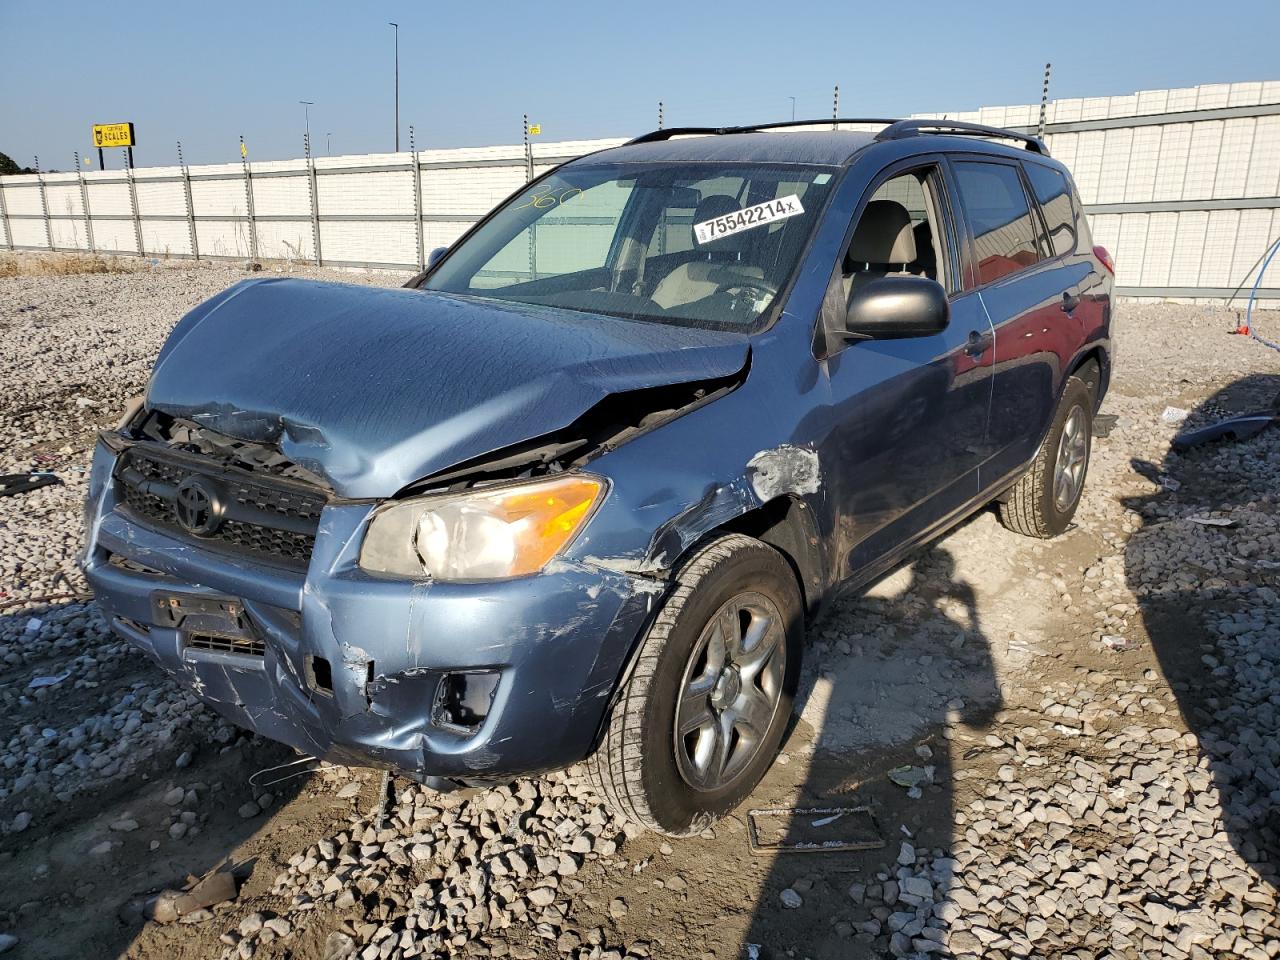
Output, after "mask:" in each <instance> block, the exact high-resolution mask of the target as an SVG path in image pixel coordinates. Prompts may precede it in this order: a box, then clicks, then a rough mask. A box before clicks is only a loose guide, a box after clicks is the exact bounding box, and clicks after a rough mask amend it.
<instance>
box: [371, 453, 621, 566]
mask: <svg viewBox="0 0 1280 960" xmlns="http://www.w3.org/2000/svg"><path fill="white" fill-rule="evenodd" d="M604 490H605V484H604V481H603V480H600V479H598V478H596V477H591V476H587V475H585V474H580V473H573V474H562V475H560V476H557V477H553V478H550V479H545V480H535V481H531V482H526V483H512V484H502V485H500V486H494V487H488V488H482V489H478V490H468V491H466V492H464V493H459V494H437V495H433V496H427V497H422V498H420V499H417V500H406V501H404V502H401V503H394V504H390V505H388V506H386V507H383V508H382V509H380V510H378V511H377V512H376V513H375V514H374V515H373V518H372V519H371V520H370V521H369V529H368V531H367V532H366V533H365V537H364V543H363V544H362V545H361V548H360V566H361V567H363V568H364V569H365V570H368V571H370V572H373V573H382V574H388V575H391V576H397V577H412V578H419V577H423V576H426V577H430V578H431V579H433V580H505V579H509V578H512V577H523V576H528V575H529V574H533V573H538V572H539V571H540V570H542V569H543V568H544V567H545V566H546V565H547V563H548V562H550V560H551V558H552V557H554V556H556V554H558V553H560V552H561V551H562V550H564V548H565V547H567V546H568V545H569V543H570V542H571V541H572V540H573V538H574V537H575V536H576V535H577V533H578V531H579V530H581V529H582V528H583V526H584V525H585V524H586V522H587V520H588V519H589V518H590V516H591V512H592V510H593V509H594V508H595V506H596V504H597V503H598V502H599V501H600V498H601V496H602V495H603V493H604Z"/></svg>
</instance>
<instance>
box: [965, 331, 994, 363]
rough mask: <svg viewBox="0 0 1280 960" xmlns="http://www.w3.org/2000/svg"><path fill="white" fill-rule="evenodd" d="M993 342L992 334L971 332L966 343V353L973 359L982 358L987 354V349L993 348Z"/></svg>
mask: <svg viewBox="0 0 1280 960" xmlns="http://www.w3.org/2000/svg"><path fill="white" fill-rule="evenodd" d="M991 340H992V337H991V334H990V333H979V332H978V331H977V330H970V331H969V339H968V340H966V341H965V345H964V352H965V353H966V354H968V355H969V356H971V357H980V356H982V355H983V354H984V353H986V352H987V347H989V346H991Z"/></svg>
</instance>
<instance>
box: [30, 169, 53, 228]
mask: <svg viewBox="0 0 1280 960" xmlns="http://www.w3.org/2000/svg"><path fill="white" fill-rule="evenodd" d="M34 159H35V162H36V183H38V184H39V185H40V209H41V210H43V211H44V240H45V243H47V244H48V245H49V249H50V250H52V249H53V231H52V230H50V229H49V198H48V196H47V195H46V194H45V192H44V175H43V174H42V173H41V172H40V158H39V157H35V158H34Z"/></svg>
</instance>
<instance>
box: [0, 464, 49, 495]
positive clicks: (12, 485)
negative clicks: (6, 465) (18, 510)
mask: <svg viewBox="0 0 1280 960" xmlns="http://www.w3.org/2000/svg"><path fill="white" fill-rule="evenodd" d="M60 483H62V479H61V478H60V477H57V476H55V475H54V474H52V473H48V472H45V471H43V470H40V471H36V472H35V473H6V474H4V475H0V497H12V496H13V495H14V494H15V493H26V492H27V491H29V490H39V489H40V488H41V487H52V486H54V485H55V484H60Z"/></svg>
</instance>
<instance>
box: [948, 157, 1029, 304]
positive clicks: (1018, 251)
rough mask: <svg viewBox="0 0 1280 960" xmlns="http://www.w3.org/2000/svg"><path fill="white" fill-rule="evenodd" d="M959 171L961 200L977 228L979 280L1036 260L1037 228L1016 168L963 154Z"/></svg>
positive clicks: (975, 243) (957, 177)
mask: <svg viewBox="0 0 1280 960" xmlns="http://www.w3.org/2000/svg"><path fill="white" fill-rule="evenodd" d="M955 171H956V185H957V187H958V189H959V191H960V202H961V203H962V204H964V210H965V213H966V214H967V215H968V217H969V224H970V226H971V228H972V229H973V244H974V253H975V255H976V256H977V260H978V282H979V283H990V282H991V281H992V280H998V279H1000V278H1001V277H1003V276H1007V275H1008V274H1010V273H1015V272H1016V271H1018V270H1021V269H1023V268H1024V267H1029V266H1031V265H1032V264H1034V263H1036V262H1038V261H1039V259H1040V255H1039V254H1038V253H1037V252H1036V229H1035V228H1034V227H1033V226H1032V218H1031V209H1030V208H1029V207H1028V206H1027V194H1026V191H1025V190H1023V189H1022V178H1021V177H1019V176H1018V171H1017V169H1016V168H1014V167H1011V166H1009V165H1008V164H1004V163H981V162H972V161H964V160H962V161H959V162H957V163H956V164H955Z"/></svg>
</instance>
